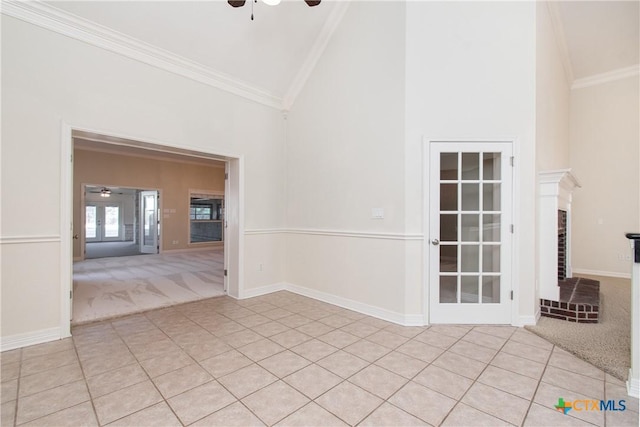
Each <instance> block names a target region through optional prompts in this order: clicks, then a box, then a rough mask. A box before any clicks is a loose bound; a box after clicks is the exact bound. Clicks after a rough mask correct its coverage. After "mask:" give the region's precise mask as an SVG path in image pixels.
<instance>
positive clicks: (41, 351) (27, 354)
mask: <svg viewBox="0 0 640 427" xmlns="http://www.w3.org/2000/svg"><path fill="white" fill-rule="evenodd" d="M65 350H73V340H72V339H71V338H65V339H63V340H57V341H51V342H48V343H44V344H38V345H32V346H29V347H25V348H23V349H22V360H26V359H31V358H32V357H37V356H44V355H47V354H52V353H57V352H60V351H65Z"/></svg>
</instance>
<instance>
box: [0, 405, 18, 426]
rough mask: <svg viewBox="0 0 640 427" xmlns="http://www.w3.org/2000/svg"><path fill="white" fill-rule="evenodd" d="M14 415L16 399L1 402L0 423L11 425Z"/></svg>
mask: <svg viewBox="0 0 640 427" xmlns="http://www.w3.org/2000/svg"><path fill="white" fill-rule="evenodd" d="M15 417H16V401H15V400H12V401H9V402H3V403H2V406H0V425H3V426H7V427H9V426H12V425H14V420H15Z"/></svg>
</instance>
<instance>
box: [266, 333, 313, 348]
mask: <svg viewBox="0 0 640 427" xmlns="http://www.w3.org/2000/svg"><path fill="white" fill-rule="evenodd" d="M269 339H270V340H271V341H275V342H276V343H277V344H278V345H281V346H282V347H284V348H291V347H295V346H297V345H299V344H302V343H303V342H307V341H309V340H311V339H313V338H312V337H310V336H309V335H306V334H303V333H302V332H299V331H296V330H293V329H291V330H288V331H285V332H282V333H279V334H276V335H272V336H271V337H270V338H269Z"/></svg>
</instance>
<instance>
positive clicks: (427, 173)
mask: <svg viewBox="0 0 640 427" xmlns="http://www.w3.org/2000/svg"><path fill="white" fill-rule="evenodd" d="M516 141H517V138H515V137H513V138H511V137H507V138H505V137H497V138H487V137H479V138H469V137H460V138H455V137H446V138H436V137H427V136H423V138H422V165H423V168H422V171H423V174H422V202H423V203H422V212H423V215H422V216H423V218H422V220H423V221H422V229H423V236H424V237H423V244H422V248H423V255H422V282H423V283H422V309H423V322H424V324H425V325H429V324H430V322H431V313H430V310H429V303H430V299H429V298H430V277H431V271H430V262H429V261H430V256H429V254H430V252H431V237H430V235H429V233H430V221H431V218H430V213H431V205H430V197H429V196H430V195H429V184H430V181H431V144H432V143H437V142H445V143H446V142H449V143H458V142H467V143H479V144H481V143H490V142H502V143H509V144H511V149H512V150H511V152H512V156H514V158H515V159H516V160H514V163H513V166H514V170H513V173H512V186H511V191H512V194H511V222H512V224H514V225H515V224H516V223H517V221H518V211H517V210H516V203H517V201H518V200H519V198H518V197H517V195H518V192H517V190H516V189H517V188H519V181H520V180H519V178H518V174H517V173H515V172H516V171H515V167H516V165H517V157H518V153H519V146H518V144H516ZM516 230H517V227H516ZM517 246H518V239H517V233H514V234H512V241H511V254H510V259H511V265H510V266H509V271H510V277H509V280H510V282H511V289H512V292H513V295H514V297H513V299H512V300H511V324H512V325H515V324H517V323H518V313H519V310H518V304H519V298H518V294H519V292H518V291H519V282H518V281H517V280H515V278H516V277H518V271H517V262H516V255H517V253H518V251H517Z"/></svg>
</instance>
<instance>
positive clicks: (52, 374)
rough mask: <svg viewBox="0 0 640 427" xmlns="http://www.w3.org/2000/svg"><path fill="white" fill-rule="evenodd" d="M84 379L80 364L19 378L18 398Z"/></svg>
mask: <svg viewBox="0 0 640 427" xmlns="http://www.w3.org/2000/svg"><path fill="white" fill-rule="evenodd" d="M82 379H84V377H83V375H82V370H81V369H80V364H79V363H78V362H74V363H73V364H71V365H65V366H61V367H59V368H55V369H50V370H48V371H43V372H39V373H37V374H33V375H28V376H23V377H22V378H20V397H22V396H29V395H31V394H35V393H39V392H41V391H44V390H49V389H52V388H55V387H58V386H61V385H64V384H69V383H72V382H75V381H79V380H82Z"/></svg>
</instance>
